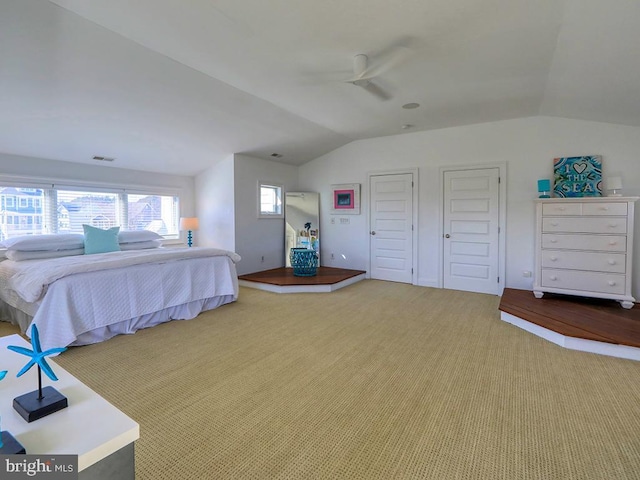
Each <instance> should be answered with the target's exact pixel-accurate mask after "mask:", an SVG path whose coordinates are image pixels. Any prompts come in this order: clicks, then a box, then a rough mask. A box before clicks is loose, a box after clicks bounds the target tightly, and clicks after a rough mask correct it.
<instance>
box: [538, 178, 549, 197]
mask: <svg viewBox="0 0 640 480" xmlns="http://www.w3.org/2000/svg"><path fill="white" fill-rule="evenodd" d="M550 192H551V180H549V179H548V178H545V179H543V180H538V193H539V194H540V195H538V198H551V195H549V193H550Z"/></svg>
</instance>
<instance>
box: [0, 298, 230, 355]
mask: <svg viewBox="0 0 640 480" xmlns="http://www.w3.org/2000/svg"><path fill="white" fill-rule="evenodd" d="M235 300H236V297H235V296H234V295H221V296H218V297H211V298H205V299H201V300H193V301H191V302H187V303H184V304H182V305H176V306H173V307H168V308H165V309H163V310H159V311H157V312H152V313H149V314H146V315H142V316H139V317H135V318H130V319H128V320H123V321H121V322H118V323H114V324H112V325H107V326H105V327H100V328H97V329H95V330H91V331H88V332H77V333H76V334H75V337H76V338H75V340H74V341H73V342H72V343H71V344H70V345H71V346H79V345H90V344H92V343H99V342H102V341H104V340H108V339H110V338H112V337H115V336H116V335H122V334H131V333H135V332H136V331H138V330H141V329H143V328H148V327H153V326H155V325H159V324H161V323H165V322H169V321H171V320H191V319H193V318H195V317H197V316H198V315H199V314H200V313H201V312H204V311H207V310H213V309H214V308H217V307H219V306H221V305H225V304H227V303H231V302H233V301H235ZM0 320H2V321H8V322H10V323H12V324H13V325H18V326H19V327H20V331H21V332H22V333H23V334H26V332H27V329H28V328H29V325H30V324H31V321H32V320H33V317H32V316H30V315H28V314H27V313H25V312H23V311H22V310H19V309H17V308H15V307H12V306H11V305H9V304H7V303H6V302H3V301H1V300H0Z"/></svg>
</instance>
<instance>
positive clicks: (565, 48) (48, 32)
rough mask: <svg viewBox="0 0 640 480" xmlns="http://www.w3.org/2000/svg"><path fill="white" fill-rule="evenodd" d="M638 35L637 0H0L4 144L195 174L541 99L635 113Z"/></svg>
mask: <svg viewBox="0 0 640 480" xmlns="http://www.w3.org/2000/svg"><path fill="white" fill-rule="evenodd" d="M638 45H640V2H638V1H637V0H610V1H608V2H605V1H603V0H535V1H531V0H402V1H396V2H393V1H389V0H324V1H321V2H319V1H311V0H241V1H239V0H190V1H189V2H182V1H179V0H137V1H135V2H132V1H130V0H92V1H90V2H88V1H86V0H51V1H46V0H1V1H0V55H1V57H0V152H4V153H11V154H18V155H27V156H35V157H41V158H47V159H57V160H66V161H72V162H80V163H95V161H94V160H92V157H93V156H94V155H99V156H106V157H115V159H116V160H115V161H114V162H113V163H110V164H109V165H111V166H114V167H120V168H134V169H139V170H148V171H159V172H167V173H175V174H184V175H194V174H196V173H198V172H200V171H202V170H204V169H206V168H207V167H208V166H210V165H212V164H214V163H215V162H217V161H219V160H220V159H222V158H226V157H228V156H229V155H231V154H233V153H244V154H248V155H253V156H257V157H261V158H268V159H274V160H277V161H281V162H285V163H291V164H302V163H304V162H307V161H309V160H311V159H314V158H317V157H318V156H320V155H322V154H324V153H327V152H329V151H331V150H333V149H335V148H337V147H339V146H341V145H344V144H346V143H349V142H351V141H353V140H357V139H364V138H371V137H377V136H384V135H395V134H400V133H406V132H415V131H420V130H430V129H437V128H444V127H452V126H459V125H468V124H473V123H480V122H489V121H496V120H504V119H511V118H519V117H528V116H535V115H549V116H561V117H567V118H576V119H584V120H594V121H602V122H610V123H619V124H624V125H632V126H640V48H638ZM357 54H365V55H367V56H368V66H369V67H371V68H372V69H373V71H374V72H376V73H378V75H377V76H376V77H375V78H374V79H372V82H373V85H370V86H369V88H362V87H359V86H356V85H353V84H351V83H346V80H348V79H350V78H351V77H353V58H354V55H357ZM371 87H374V88H371ZM380 91H383V92H384V98H380V96H379V95H374V94H375V93H379V92H380ZM372 93H373V94H372ZM407 103H418V104H420V107H419V108H416V109H411V110H409V109H403V108H402V105H404V104H407ZM403 126H404V128H403ZM274 153H277V154H280V155H282V157H280V158H274V157H272V156H271V155H272V154H274ZM103 165H104V164H103Z"/></svg>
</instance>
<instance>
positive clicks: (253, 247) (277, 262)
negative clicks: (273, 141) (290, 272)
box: [234, 155, 298, 275]
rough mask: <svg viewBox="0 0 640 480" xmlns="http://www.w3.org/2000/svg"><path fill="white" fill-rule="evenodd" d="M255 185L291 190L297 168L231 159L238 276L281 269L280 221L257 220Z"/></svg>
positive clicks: (279, 219) (281, 220)
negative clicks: (239, 257) (267, 185)
mask: <svg viewBox="0 0 640 480" xmlns="http://www.w3.org/2000/svg"><path fill="white" fill-rule="evenodd" d="M259 181H263V182H273V183H275V184H280V185H283V187H284V190H285V191H288V190H295V187H296V185H297V183H298V167H295V166H292V165H285V164H282V163H277V162H271V161H268V160H261V159H258V158H253V157H249V156H246V155H235V163H234V187H235V192H234V197H235V209H236V211H235V251H236V252H237V253H238V254H240V256H241V257H242V260H241V261H240V263H239V264H238V273H239V274H240V275H242V274H245V273H252V272H258V271H261V270H268V269H270V268H278V267H282V266H284V219H283V218H258V182H259ZM283 193H284V192H283Z"/></svg>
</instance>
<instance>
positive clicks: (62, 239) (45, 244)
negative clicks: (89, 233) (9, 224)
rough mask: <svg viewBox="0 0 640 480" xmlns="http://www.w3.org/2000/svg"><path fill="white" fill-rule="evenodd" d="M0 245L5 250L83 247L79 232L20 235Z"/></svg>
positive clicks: (49, 249)
mask: <svg viewBox="0 0 640 480" xmlns="http://www.w3.org/2000/svg"><path fill="white" fill-rule="evenodd" d="M0 247H5V248H6V249H7V250H24V251H34V250H40V251H42V250H48V251H57V250H72V249H74V248H84V235H82V234H81V233H57V234H45V235H22V236H20V237H14V238H9V239H7V240H5V241H4V242H2V243H0Z"/></svg>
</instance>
